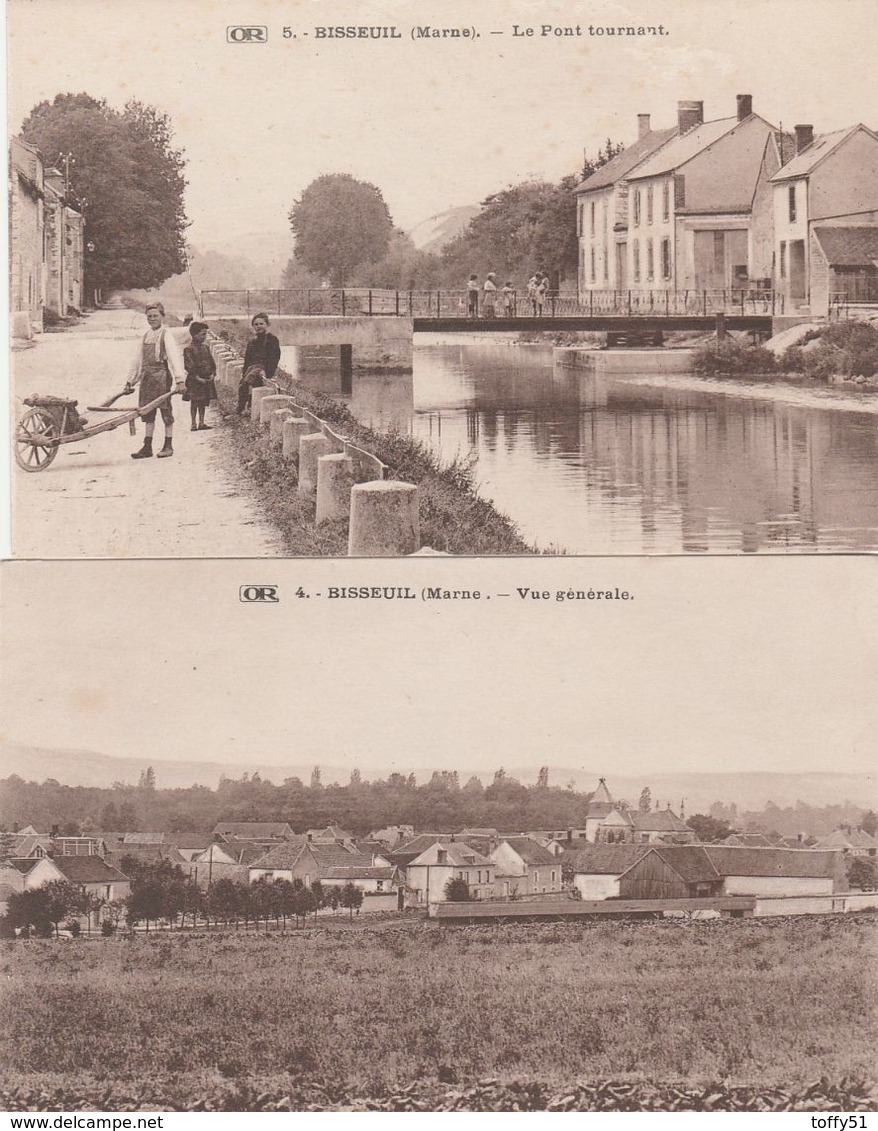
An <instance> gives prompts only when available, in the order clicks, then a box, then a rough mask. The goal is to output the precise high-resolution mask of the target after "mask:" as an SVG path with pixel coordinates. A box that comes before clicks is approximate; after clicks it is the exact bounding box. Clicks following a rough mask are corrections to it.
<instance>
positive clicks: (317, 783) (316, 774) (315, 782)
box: [311, 766, 323, 789]
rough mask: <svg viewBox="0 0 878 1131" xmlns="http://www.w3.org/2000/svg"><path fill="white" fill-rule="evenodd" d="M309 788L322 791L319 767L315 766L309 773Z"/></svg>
mask: <svg viewBox="0 0 878 1131" xmlns="http://www.w3.org/2000/svg"><path fill="white" fill-rule="evenodd" d="M311 788H312V789H322V788H323V783H322V782H321V780H320V767H319V766H315V767H314V769H313V770H312V771H311Z"/></svg>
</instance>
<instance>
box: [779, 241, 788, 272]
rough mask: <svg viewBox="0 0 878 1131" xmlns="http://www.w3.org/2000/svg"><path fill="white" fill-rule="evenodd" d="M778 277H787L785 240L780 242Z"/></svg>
mask: <svg viewBox="0 0 878 1131" xmlns="http://www.w3.org/2000/svg"><path fill="white" fill-rule="evenodd" d="M780 277H781V278H782V279H785V278H786V277H787V245H786V241H785V240H782V241H781V245H780Z"/></svg>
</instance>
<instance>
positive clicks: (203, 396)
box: [183, 322, 216, 432]
mask: <svg viewBox="0 0 878 1131" xmlns="http://www.w3.org/2000/svg"><path fill="white" fill-rule="evenodd" d="M189 334H190V337H191V338H192V342H191V344H190V345H188V346H186V348H185V349H184V350H183V365H184V367H185V369H186V392H187V393H188V394H189V412H190V414H191V416H192V428H191V431H193V432H203V431H206V430H207V429H208V428H210V425H209V424H205V423H204V410H205V409H206V408H207V406H208V405H209V404H210V402H211V401H212V400H214V398H215V397H216V385H215V383H214V378H215V377H216V362H215V361H214V360H213V355H212V354H211V352H210V350H209V349H208V348H207V346H206V344H205V340H206V338H207V326H206V325H205V324H204V323H203V322H192V323H191V324H190V326H189Z"/></svg>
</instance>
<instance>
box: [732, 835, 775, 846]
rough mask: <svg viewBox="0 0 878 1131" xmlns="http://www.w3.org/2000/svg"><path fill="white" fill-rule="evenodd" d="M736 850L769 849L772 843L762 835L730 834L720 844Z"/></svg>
mask: <svg viewBox="0 0 878 1131" xmlns="http://www.w3.org/2000/svg"><path fill="white" fill-rule="evenodd" d="M720 843H721V844H726V845H729V846H731V847H736V848H771V847H772V842H771V841H770V840H769V839H768V837H767V836H765V834H764V833H731V835H730V836H727V837H726V839H725V840H723V841H721V842H720Z"/></svg>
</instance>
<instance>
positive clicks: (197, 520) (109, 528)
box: [12, 310, 283, 558]
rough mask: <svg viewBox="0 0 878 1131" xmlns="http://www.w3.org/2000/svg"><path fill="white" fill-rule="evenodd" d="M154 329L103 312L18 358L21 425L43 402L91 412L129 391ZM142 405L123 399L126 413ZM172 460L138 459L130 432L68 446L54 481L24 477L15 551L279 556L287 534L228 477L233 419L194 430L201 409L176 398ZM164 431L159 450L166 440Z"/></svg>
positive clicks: (15, 513)
mask: <svg viewBox="0 0 878 1131" xmlns="http://www.w3.org/2000/svg"><path fill="white" fill-rule="evenodd" d="M145 326H146V323H145V320H144V317H143V315H142V314H138V313H136V312H135V311H131V310H100V311H96V312H95V313H94V314H92V315H90V316H89V317H88V318H87V319H85V320H84V321H83V322H82V323H81V324H80V325H79V326H77V327H75V328H74V329H71V330H69V331H66V332H64V333H57V334H42V335H40V336H39V337H38V338H37V342H38V344H37V345H36V346H35V347H34V348H32V349H27V350H21V351H16V352H15V353H14V354H13V360H12V393H13V404H12V418H13V425H14V423H15V422H16V421H17V420H18V419H19V417H20V416H21V415H22V412H23V411H25V409H26V406H25V405H23V404H22V400H23V398H24V397H26V396H30V395H31V394H32V393H46V394H49V393H50V394H54V395H56V396H69V397H73V398H75V399H76V400H78V402H79V411H80V412H81V413H83V414H84V415H85V416H87V417H88V419H89V423H97V422H98V420H101V419H106V416H107V414H105V413H100V414H98V413H89V412H87V406H88V405H90V404H100V403H101V402H102V401H105V400H107V399H108V398H109V397H111V396H112V395H113V394H114V393H117V392H120V391H121V389H122V387H123V385H124V383H125V374H126V372H127V369H128V363H129V361H130V359H131V356H132V354H133V352H134V351H135V349H136V342H137V340H138V337H139V336H140V334H142V333H143V331H144V329H145ZM134 403H135V397H126V398H124V399H123V400H121V401H119V402H118V404H119V405H120V406H122V407H127V406H129V405H133V404H134ZM172 404H173V407H174V415H175V417H176V422H175V428H174V453H175V454H174V456H173V458H172V459H161V460H159V459H155V458H153V459H145V460H132V459H131V458H130V454H131V452H133V451H135V450H136V449H137V448H139V447H140V445H141V444H142V442H143V425H142V424H141V423H140V422H138V424H137V435H136V436H131V435H130V434H129V431H128V426H127V425H123V426H122V427H121V428H117V429H115V430H114V431H112V432H105V433H102V434H101V435H99V436H95V437H93V438H92V439H89V440H84V441H81V442H79V443H75V444H65V445H63V446H62V447H61V449H60V451H59V452H58V455H57V456H56V458H55V461H54V463H52V464H51V466H50V467H48V468H47V469H46V470H45V471H41V472H37V473H27V472H24V471H22V470H21V469H20V468H19V467H18V466H17V465H13V468H12V552H13V554H14V556H15V557H26V558H124V557H150V558H166V557H199V558H201V557H211V558H213V557H240V558H247V557H274V556H277V555H279V554H281V553H282V552H283V551H282V548H281V542H280V538H279V536H278V535H277V534H276V533H275V532H274V531H273V529H272V528H270V527H269V526H268V525H267V524H266V523H265V522H264V521H263V520H262V518H261V516H260V515H259V513H258V511H257V509H256V506H255V504H254V502H253V501H252V499H251V498H250V497H249V496H248V495H247V493H246V487H245V485H244V478H243V476H241V477H240V478H238V477H237V476H233V475H232V474H230V473H229V472H228V471H226V470H224V468H223V461H222V460H221V459H220V458H219V454H220V446H221V445H222V443H223V440H222V435H221V432H222V429H221V420H220V418H219V414H218V412H217V410H216V408H215V406H212V407H211V408H210V409H208V414H207V423H208V424H211V425H212V426H213V430H211V431H205V432H190V430H189V406H188V404H185V403H184V402H182V401H181V400H180V399H179V397H175V398H174V399H173V402H172ZM163 434H164V432H163V426H162V423H161V420H159V421H158V422H157V426H156V439H157V444H156V448H157V449H158V447H160V446H161V439H162V436H163Z"/></svg>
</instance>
